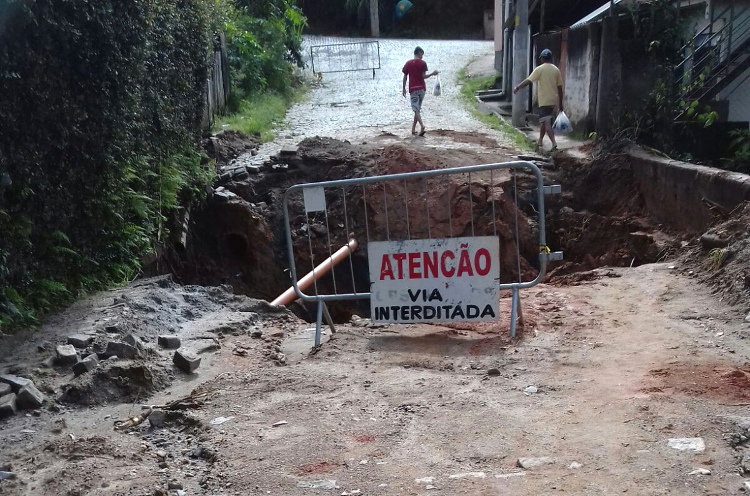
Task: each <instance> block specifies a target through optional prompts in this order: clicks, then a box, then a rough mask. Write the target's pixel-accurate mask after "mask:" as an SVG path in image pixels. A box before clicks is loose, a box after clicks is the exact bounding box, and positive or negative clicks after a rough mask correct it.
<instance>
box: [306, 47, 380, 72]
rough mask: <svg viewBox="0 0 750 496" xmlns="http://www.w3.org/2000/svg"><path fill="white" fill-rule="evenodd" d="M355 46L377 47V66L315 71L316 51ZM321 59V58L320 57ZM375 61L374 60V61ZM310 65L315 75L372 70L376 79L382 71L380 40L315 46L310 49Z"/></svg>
mask: <svg viewBox="0 0 750 496" xmlns="http://www.w3.org/2000/svg"><path fill="white" fill-rule="evenodd" d="M355 45H375V46H376V49H377V56H378V59H377V66H375V64H374V63H372V64H370V65H371V66H372V67H364V68H358V69H338V70H332V71H331V70H327V71H326V70H324V71H316V70H315V51H316V49H317V50H319V49H330V48H332V47H346V46H355ZM318 58H320V56H318ZM373 60H374V59H373ZM310 65H311V67H312V72H313V74H335V73H340V72H360V71H369V70H372V78H373V79H375V71H376V70H380V68H381V63H380V41H378V40H366V41H352V42H350V43H328V44H325V45H313V46H311V47H310Z"/></svg>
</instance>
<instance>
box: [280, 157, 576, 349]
mask: <svg viewBox="0 0 750 496" xmlns="http://www.w3.org/2000/svg"><path fill="white" fill-rule="evenodd" d="M520 168H522V169H528V170H530V171H531V172H532V173H533V174H534V177H535V180H536V193H535V196H536V212H537V222H538V228H537V229H538V242H539V272H538V273H537V275H536V277H535V278H534V279H533V280H531V281H519V282H513V283H499V282H498V290H499V291H507V290H509V291H511V292H512V301H511V325H510V334H511V337H512V338H515V336H516V321H517V316H518V313H519V312H520V307H519V304H520V290H522V289H527V288H531V287H533V286H536V285H537V284H539V283H540V282H541V281H542V280H543V279H544V277H545V276H546V274H547V263H548V262H550V261H557V260H562V259H563V253H562V252H551V250H550V249H549V247H548V246H547V235H546V221H545V207H544V197H545V195H546V194H558V193H560V187H559V185H553V186H545V185H544V177H543V175H542V171H541V170H540V169H539V167H537V166H536V165H535V164H534V163H533V162H529V161H513V162H498V163H492V164H481V165H470V166H461V167H450V168H444V169H434V170H427V171H418V172H405V173H398V174H387V175H379V176H369V177H361V178H351V179H340V180H334V181H322V182H316V183H303V184H296V185H293V186H291V187H289V188H288V189H287V190H286V192H285V193H284V197H283V214H284V229H285V236H286V242H287V250H288V260H289V268H290V269H289V270H290V277H291V280H292V287H293V288H294V291H295V293H296V294H297V296H298V297H299V298H300V299H301V300H302V301H306V302H316V303H317V321H316V332H315V346H316V347H317V346H320V338H321V330H322V322H323V319H325V320H326V322H327V323H328V325H329V326H330V327H331V330H332V331H333V332H335V325H334V323H333V320H332V319H331V316H330V314H329V312H328V308H327V305H326V303H327V302H332V301H347V300H363V299H370V298H371V296H372V293H371V292H370V291H367V292H356V288H354V289H355V292H353V293H337V292H336V294H320V293H319V292H318V290H317V285H316V286H315V287H316V294H315V295H309V294H306V293H305V292H304V291H302V290H301V289H300V287H299V284H298V283H299V279H298V274H297V265H296V260H295V257H294V242H293V239H292V227H291V220H290V214H289V198H290V196H291V195H292V194H294V193H297V192H300V191H301V192H304V190H305V189H306V188H323V190H324V191H325V189H326V188H346V187H351V186H361V187H363V188H364V187H365V186H367V185H372V184H377V183H383V184H385V183H390V182H398V181H408V180H415V179H425V180H427V179H431V178H436V177H440V176H451V175H455V174H468V175H469V178H468V181H467V184H468V185H469V194H471V184H472V182H471V174H472V173H481V172H490V173H491V176H490V182H492V181H493V179H492V173H493V172H494V171H497V170H505V169H510V170H511V171H512V175H513V184H514V193H515V198H514V208H515V216H516V221H515V227H516V230H515V241H516V253H517V256H518V263H519V274H518V275H519V279H520V277H521V274H520V248H519V244H518V243H519V239H518V216H517V214H518V209H519V206H518V187H517V182H516V170H517V169H520ZM491 186H492V185H491ZM425 187H426V186H425ZM383 191H384V194H386V196H387V193H386V188H385V186H384V188H383ZM303 194H304V193H303ZM425 194H426V191H425ZM345 198H346V197H345V195H344V204H345V202H346V199H345ZM364 201H365V211H366V202H367V200H366V196H365V197H364ZM471 201H472V203H470V205H471V208H473V200H471ZM384 205H385V216H386V223H387V219H388V211H387V208H388V203H387V198H386V201H385V203H384ZM406 206H407V225H408V201H407V203H406ZM492 209H493V210H492V211H493V222H494V223H495V235H497V226H496V223H497V218H496V216H495V210H494V209H495V204H494V193H493V197H492ZM305 215H306V219H307V222H308V229H309V215H308V213H307V212H306V214H305ZM345 215H346V213H345ZM449 215H450V205H449ZM327 216H328V212H327V210H326V222H327ZM367 222H368V219H367V215H366V214H365V223H367ZM451 222H452V221H451ZM471 222H472V231H473V230H474V226H473V223H474V218H473V210H472V213H471ZM347 229H348V226H347ZM428 231H429V219H428ZM472 235H473V232H472ZM308 236H310V233H309V231H308ZM388 236H389V240H390V233H389V234H388ZM450 237H455V236H452V235H451V236H450ZM425 239H430V238H425ZM370 241H371V240H370V239H369V228H368V243H369V242H370ZM392 241H393V240H392ZM396 241H397V240H396ZM328 248H329V252H330V251H331V250H332V247H331V243H330V231H329V233H328ZM311 251H312V246H311ZM352 254H353V250H351V248H349V254H348V256H349V257H350V261H351V256H352ZM312 262H313V263H312V265H313V276H314V272H315V263H314V260H313V261H312ZM331 264H332V266H333V262H331ZM352 276H353V268H352ZM333 278H334V287H335V272H334V274H333Z"/></svg>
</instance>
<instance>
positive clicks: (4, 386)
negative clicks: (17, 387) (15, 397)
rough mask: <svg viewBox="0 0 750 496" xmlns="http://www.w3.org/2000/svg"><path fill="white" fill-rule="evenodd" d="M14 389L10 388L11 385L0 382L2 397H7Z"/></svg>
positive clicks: (0, 394)
mask: <svg viewBox="0 0 750 496" xmlns="http://www.w3.org/2000/svg"><path fill="white" fill-rule="evenodd" d="M11 392H13V391H12V389H11V388H10V384H5V383H4V382H0V397H2V396H5V395H6V394H10V393H11Z"/></svg>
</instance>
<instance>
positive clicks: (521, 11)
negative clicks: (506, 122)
mask: <svg viewBox="0 0 750 496" xmlns="http://www.w3.org/2000/svg"><path fill="white" fill-rule="evenodd" d="M515 24H516V28H515V29H514V30H513V87H516V86H518V85H519V84H520V83H521V82H522V81H523V80H524V79H526V76H528V74H527V71H528V61H529V0H516V22H515ZM525 94H526V90H525V89H524V90H521V91H519V92H518V93H516V94H515V95H513V125H514V126H516V127H520V126H524V125H525V124H526V102H527V101H528V97H524V95H525Z"/></svg>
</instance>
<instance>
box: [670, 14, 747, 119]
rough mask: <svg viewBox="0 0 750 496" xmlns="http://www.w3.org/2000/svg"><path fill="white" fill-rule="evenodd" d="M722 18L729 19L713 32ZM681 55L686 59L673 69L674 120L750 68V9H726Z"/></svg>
mask: <svg viewBox="0 0 750 496" xmlns="http://www.w3.org/2000/svg"><path fill="white" fill-rule="evenodd" d="M722 18H723V19H731V20H730V21H729V22H725V24H724V26H723V27H722V28H720V29H718V30H716V31H713V30H712V28H713V26H714V25H715V21H716V20H719V19H722ZM682 53H685V54H686V56H685V58H684V59H683V60H682V62H680V64H679V65H678V66H677V68H676V71H677V82H678V84H679V87H680V89H681V91H680V98H679V103H680V104H681V105H680V107H681V112H680V114H679V115H678V116H677V119H676V120H680V119H681V118H682V117H683V115H684V114H685V110H686V108H685V107H686V105H690V103H691V102H693V101H699V102H701V103H706V102H709V101H710V100H712V99H714V98H715V97H716V96H717V95H718V94H719V93H720V92H721V91H722V90H723V89H724V88H726V87H727V86H728V85H729V84H731V83H732V82H733V81H735V80H736V79H737V78H738V77H740V76H741V75H742V74H743V73H744V72H745V70H746V69H747V68H748V67H750V7H740V6H735V5H734V4H732V5H730V6H729V7H726V8H725V9H724V11H723V12H721V13H720V14H718V15H717V16H716V17H715V18H714V20H713V22H711V23H710V24H709V25H708V26H706V27H705V28H703V29H702V30H701V31H699V32H698V33H697V34H696V35H695V36H694V37H693V39H692V40H691V41H690V42H689V43H687V44H686V45H685V46H683V47H682Z"/></svg>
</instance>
